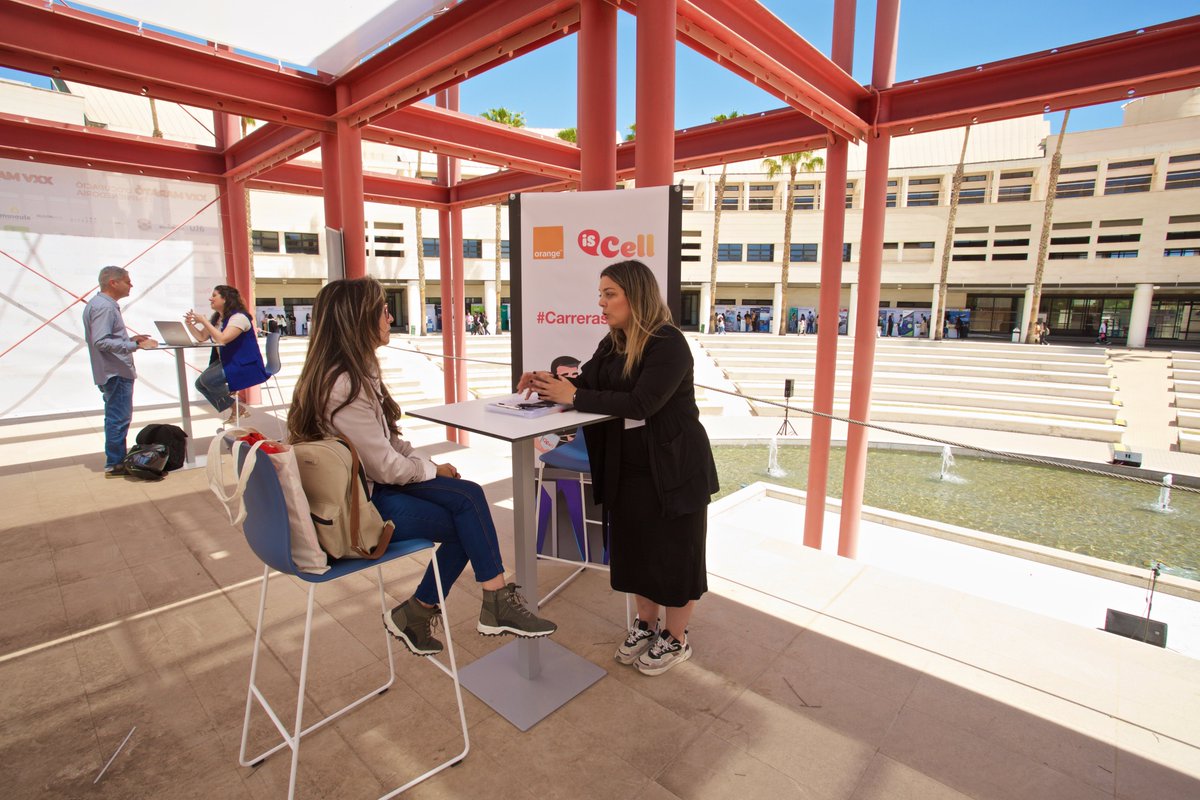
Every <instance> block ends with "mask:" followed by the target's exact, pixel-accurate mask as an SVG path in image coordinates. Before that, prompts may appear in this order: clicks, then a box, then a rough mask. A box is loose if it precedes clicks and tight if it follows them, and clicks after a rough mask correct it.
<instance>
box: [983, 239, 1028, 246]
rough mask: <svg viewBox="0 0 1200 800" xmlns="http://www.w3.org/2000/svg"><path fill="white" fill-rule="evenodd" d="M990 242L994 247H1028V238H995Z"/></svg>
mask: <svg viewBox="0 0 1200 800" xmlns="http://www.w3.org/2000/svg"><path fill="white" fill-rule="evenodd" d="M992 244H994V245H995V246H996V247H1029V240H1028V239H997V240H996V241H994V242H993V243H992Z"/></svg>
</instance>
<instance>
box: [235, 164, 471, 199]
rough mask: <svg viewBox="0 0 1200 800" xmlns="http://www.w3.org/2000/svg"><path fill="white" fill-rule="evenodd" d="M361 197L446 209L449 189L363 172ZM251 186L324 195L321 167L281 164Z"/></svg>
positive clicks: (273, 190) (251, 181) (408, 179)
mask: <svg viewBox="0 0 1200 800" xmlns="http://www.w3.org/2000/svg"><path fill="white" fill-rule="evenodd" d="M362 181H363V197H364V199H366V200H368V201H370V202H373V203H392V204H400V205H407V206H414V207H420V208H434V209H441V208H446V207H447V206H448V204H449V199H450V192H449V190H448V189H447V188H446V187H445V186H436V185H434V184H432V183H430V182H429V181H418V180H414V179H412V178H399V177H392V176H388V175H377V174H374V173H370V172H364V173H363V176H362ZM246 183H247V185H248V186H249V187H250V188H251V189H261V190H263V191H269V192H288V193H292V194H310V195H322V194H324V186H323V183H322V180H321V169H320V167H315V166H310V165H308V164H283V165H281V166H278V167H274V168H273V169H270V170H267V171H266V172H263V173H261V174H259V175H257V176H256V177H255V178H253V179H251V180H249V181H247V182H246Z"/></svg>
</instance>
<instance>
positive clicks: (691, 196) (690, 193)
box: [679, 183, 696, 211]
mask: <svg viewBox="0 0 1200 800" xmlns="http://www.w3.org/2000/svg"><path fill="white" fill-rule="evenodd" d="M679 186H680V190H681V191H680V192H679V194H680V196H681V197H682V198H683V210H684V211H694V210H695V208H696V187H695V186H688V185H687V184H682V183H681V184H680V185H679Z"/></svg>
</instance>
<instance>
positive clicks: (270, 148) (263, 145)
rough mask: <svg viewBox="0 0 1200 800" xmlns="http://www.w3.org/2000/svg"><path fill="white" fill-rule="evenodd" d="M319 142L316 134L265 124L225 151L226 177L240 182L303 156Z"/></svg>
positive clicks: (318, 136)
mask: <svg viewBox="0 0 1200 800" xmlns="http://www.w3.org/2000/svg"><path fill="white" fill-rule="evenodd" d="M320 143H321V134H319V133H315V132H313V131H309V130H304V129H303V128H292V127H289V126H287V125H279V124H276V123H268V124H266V125H263V126H261V127H259V128H257V129H256V130H254V131H253V132H252V133H250V135H249V136H247V137H246V138H244V139H239V140H237V141H236V142H234V143H233V144H231V145H230V146H229V147H228V148H227V149H226V151H225V154H226V156H228V158H227V159H226V163H227V164H229V167H228V168H227V169H226V173H225V174H226V177H231V178H240V179H243V180H244V179H246V178H249V177H251V176H253V175H255V174H256V173H259V172H262V171H264V170H268V169H271V168H272V167H275V166H278V165H280V164H284V163H286V162H287V161H289V160H291V159H293V158H295V157H296V156H299V155H303V154H304V153H307V152H308V151H309V150H312V149H313V148H315V147H317V146H318V145H320Z"/></svg>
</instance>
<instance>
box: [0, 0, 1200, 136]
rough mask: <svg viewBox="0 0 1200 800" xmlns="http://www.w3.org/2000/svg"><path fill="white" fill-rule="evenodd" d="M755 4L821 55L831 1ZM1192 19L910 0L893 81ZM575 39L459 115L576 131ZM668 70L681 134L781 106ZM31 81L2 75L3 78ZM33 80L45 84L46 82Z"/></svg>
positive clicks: (1174, 12) (621, 42) (683, 54)
mask: <svg viewBox="0 0 1200 800" xmlns="http://www.w3.org/2000/svg"><path fill="white" fill-rule="evenodd" d="M762 2H763V5H765V6H766V7H767V8H769V9H770V10H771V11H772V12H773V13H774V14H775V15H776V16H778V17H779V18H780V19H781V20H782V21H783V22H784V23H786V24H787V25H789V26H791V27H792V28H793V29H794V30H795V31H796V32H797V33H799V34H800V35H801V36H803V37H804V38H805V39H807V40H808V41H809V42H811V43H812V44H813V45H815V46H816V47H817V48H819V49H820V50H821V51H822V52H825V53H828V52H829V42H830V36H831V29H832V26H833V0H762ZM858 7H859V12H858V18H857V21H856V26H855V28H856V31H855V33H856V35H855V42H856V46H855V54H854V69H853V74H854V77H855V78H856V79H857V80H858V81H859V82H861V83H867V82H869V80H870V75H871V53H872V48H873V43H872V38H873V34H874V25H875V14H874V10H875V4H874V2H872V0H859V3H858ZM964 9H966V10H964ZM1197 14H1200V0H1142V2H1131V1H1130V0H1121V1H1118V0H1006V2H963V1H962V0H908V1H907V2H904V3H902V4H901V11H900V42H899V48H898V50H897V63H896V79H897V80H898V81H902V80H911V79H913V78H920V77H924V76H926V75H934V74H937V73H940V72H948V71H951V70H955V69H961V68H963V67H971V66H975V65H977V64H982V63H987V62H989V61H998V60H1001V59H1005V58H1012V57H1013V56H1018V55H1024V54H1026V53H1032V52H1037V51H1040V50H1048V49H1050V48H1052V47H1058V46H1060V45H1066V44H1072V43H1075V42H1080V41H1085V40H1087V39H1095V38H1099V37H1103V36H1109V35H1112V34H1114V33H1120V32H1123V31H1128V30H1135V29H1137V28H1139V27H1144V26H1149V25H1155V24H1158V23H1162V22H1166V21H1168V20H1173V19H1179V18H1182V17H1188V16H1193V15H1197ZM575 40H576V37H574V36H570V37H566V38H564V39H563V40H562V41H560V42H556V43H555V44H552V45H549V46H547V47H544V48H542V49H541V50H538V51H536V52H534V53H530V54H529V55H526V56H524V57H522V58H519V59H515V60H514V61H511V62H509V63H507V64H505V65H503V66H501V67H497V68H496V69H494V70H491V71H489V72H486V73H484V74H482V75H480V76H478V77H475V78H472V79H470V80H468V81H467V82H466V83H464V84H463V85H462V89H461V92H460V103H461V108H462V110H463V111H466V112H469V113H472V114H478V113H480V112H482V111H485V110H487V109H489V108H495V107H499V106H503V107H506V108H508V109H510V110H513V111H520V112H521V113H523V114H524V115H525V119H526V124H527V125H529V126H530V127H537V128H555V129H557V128H566V127H571V126H573V125H575V118H576V91H575V72H576V60H575V47H576V45H575ZM634 41H635V27H634V18H633V17H632V16H631V15H629V14H626V13H624V12H621V13H620V14H619V15H618V42H617V59H618V77H617V80H618V86H617V122H618V125H619V127H620V128H621V130H622V131H624V130H626V129H627V127H628V126H629V125H630V124H631V123H632V122H633V121H634V118H635V114H634V85H635V72H634V69H635V65H634ZM675 64H676V110H675V124H676V127H678V128H683V127H688V126H691V125H698V124H701V123H705V122H708V121H710V120H711V119H712V117H713V115H715V114H722V113H729V112H731V111H738V112H740V113H742V114H746V113H751V112H755V111H765V110H769V109H773V108H778V107H779V106H780V105H782V103H781V102H780V101H779V100H777V99H776V98H774V97H772V96H770V95H768V94H766V93H765V92H762V91H761V90H759V89H757V88H755V87H754V86H753V85H751V84H750V83H749V82H747V81H745V80H743V79H741V78H739V77H737V76H736V75H734V74H733V73H731V72H728V71H726V70H724V69H722V68H720V67H718V66H717V65H716V64H714V63H713V62H711V61H709V60H708V59H707V58H704V57H703V56H700V55H698V54H696V53H694V52H693V51H692V50H690V49H688V48H687V47H685V46H683V45H678V46H677V48H676V62H675ZM28 77H29V76H24V75H22V74H20V73H13V72H12V71H11V70H4V69H0V78H16V79H18V80H23V79H28ZM38 82H39V83H40V84H41V85H48V81H47V80H46V79H41V80H40V81H38ZM1061 117H1062V115H1061V114H1053V115H1050V118H1051V121H1052V127H1053V130H1055V131H1057V129H1058V125H1059V124H1060V120H1061ZM1120 122H1121V111H1120V104H1117V103H1111V104H1107V105H1102V106H1093V107H1090V108H1084V109H1077V110H1075V111H1072V112H1071V122H1070V129H1071V130H1074V131H1078V130H1087V129H1091V128H1104V127H1111V126H1115V125H1119V124H1120Z"/></svg>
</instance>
